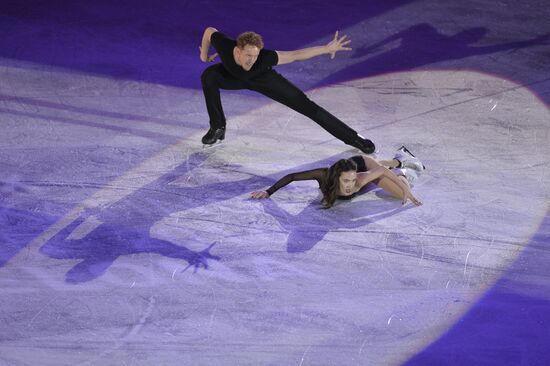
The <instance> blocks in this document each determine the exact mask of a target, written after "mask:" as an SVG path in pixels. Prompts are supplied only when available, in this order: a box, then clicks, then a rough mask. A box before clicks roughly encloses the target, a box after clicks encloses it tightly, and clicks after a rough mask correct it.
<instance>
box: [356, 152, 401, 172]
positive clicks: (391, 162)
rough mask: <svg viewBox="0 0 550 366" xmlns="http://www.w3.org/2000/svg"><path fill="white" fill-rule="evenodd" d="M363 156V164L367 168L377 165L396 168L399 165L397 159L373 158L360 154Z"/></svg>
mask: <svg viewBox="0 0 550 366" xmlns="http://www.w3.org/2000/svg"><path fill="white" fill-rule="evenodd" d="M361 156H362V157H363V160H364V161H365V165H366V166H367V170H371V169H374V168H376V167H377V166H379V165H382V166H385V167H386V168H390V169H391V168H397V167H399V160H396V159H392V160H378V161H376V160H374V159H373V158H371V157H370V156H367V155H361Z"/></svg>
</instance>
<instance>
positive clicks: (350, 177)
mask: <svg viewBox="0 0 550 366" xmlns="http://www.w3.org/2000/svg"><path fill="white" fill-rule="evenodd" d="M339 180H340V194H341V195H344V196H349V195H350V194H352V193H353V191H354V188H355V183H356V182H357V173H356V172H355V171H353V170H350V171H347V172H342V174H340V178H339Z"/></svg>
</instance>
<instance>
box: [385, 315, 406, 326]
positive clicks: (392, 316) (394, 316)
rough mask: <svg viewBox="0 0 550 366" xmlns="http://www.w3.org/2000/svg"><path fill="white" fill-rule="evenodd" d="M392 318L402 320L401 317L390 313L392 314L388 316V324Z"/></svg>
mask: <svg viewBox="0 0 550 366" xmlns="http://www.w3.org/2000/svg"><path fill="white" fill-rule="evenodd" d="M393 318H397V319H399V320H403V319H401V318H399V317H398V316H397V315H395V314H392V315H391V316H390V317H389V319H388V325H390V324H391V321H392V320H393Z"/></svg>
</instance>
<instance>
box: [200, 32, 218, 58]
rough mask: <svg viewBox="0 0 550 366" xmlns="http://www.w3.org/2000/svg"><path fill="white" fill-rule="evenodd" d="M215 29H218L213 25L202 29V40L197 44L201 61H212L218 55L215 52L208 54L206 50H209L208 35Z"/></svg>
mask: <svg viewBox="0 0 550 366" xmlns="http://www.w3.org/2000/svg"><path fill="white" fill-rule="evenodd" d="M217 31H218V30H217V29H216V28H214V27H208V28H206V29H205V30H204V33H203V34H202V41H201V45H200V46H199V51H200V58H201V61H202V62H212V61H214V59H215V58H216V57H217V56H218V54H217V53H214V54H212V55H210V56H209V55H208V51H209V50H210V37H211V36H212V34H213V33H215V32H217Z"/></svg>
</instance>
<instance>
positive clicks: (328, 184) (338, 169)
mask: <svg viewBox="0 0 550 366" xmlns="http://www.w3.org/2000/svg"><path fill="white" fill-rule="evenodd" d="M349 171H354V172H356V171H357V164H355V162H354V161H353V160H351V159H340V160H338V161H337V162H336V163H334V164H332V165H331V167H330V168H328V177H327V180H326V181H325V182H324V184H322V185H321V192H322V193H323V201H322V203H323V206H324V207H325V208H330V207H332V205H334V202H335V201H336V198H337V197H338V192H339V191H340V175H341V174H342V173H343V172H349Z"/></svg>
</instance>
